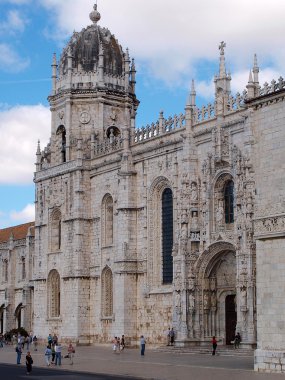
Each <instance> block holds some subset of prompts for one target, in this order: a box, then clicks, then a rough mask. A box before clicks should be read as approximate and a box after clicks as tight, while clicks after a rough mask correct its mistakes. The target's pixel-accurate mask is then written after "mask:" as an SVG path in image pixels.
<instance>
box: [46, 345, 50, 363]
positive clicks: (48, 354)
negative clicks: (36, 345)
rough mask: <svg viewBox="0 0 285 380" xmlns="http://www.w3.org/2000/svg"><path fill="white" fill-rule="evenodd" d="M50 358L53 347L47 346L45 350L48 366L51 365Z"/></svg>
mask: <svg viewBox="0 0 285 380" xmlns="http://www.w3.org/2000/svg"><path fill="white" fill-rule="evenodd" d="M50 359H51V348H50V346H47V348H46V350H45V361H46V365H47V366H48V367H49V366H50Z"/></svg>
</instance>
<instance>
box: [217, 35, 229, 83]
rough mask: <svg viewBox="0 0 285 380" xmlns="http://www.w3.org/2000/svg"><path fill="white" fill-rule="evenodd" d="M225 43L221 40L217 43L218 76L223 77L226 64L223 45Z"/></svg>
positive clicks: (224, 45)
mask: <svg viewBox="0 0 285 380" xmlns="http://www.w3.org/2000/svg"><path fill="white" fill-rule="evenodd" d="M226 46H227V45H226V43H225V42H224V41H222V42H221V43H220V45H219V50H220V72H219V75H220V78H223V77H225V76H226V65H225V47H226Z"/></svg>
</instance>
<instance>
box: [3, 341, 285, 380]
mask: <svg viewBox="0 0 285 380" xmlns="http://www.w3.org/2000/svg"><path fill="white" fill-rule="evenodd" d="M66 350H67V348H66V347H63V356H64V354H65V353H66ZM44 351H45V348H44V346H39V347H38V351H37V352H34V351H33V348H32V349H31V353H32V357H33V359H34V370H33V375H34V376H35V375H36V368H37V367H46V366H45V361H44ZM25 354H26V349H25V350H24V354H23V355H22V363H25ZM0 362H1V363H9V364H15V363H16V352H15V350H14V348H13V347H12V346H6V347H4V348H3V349H0ZM22 365H23V364H22ZM58 368H59V367H57V369H58ZM61 368H62V369H65V370H70V371H84V372H85V371H86V372H88V373H98V374H110V375H123V376H125V377H127V378H129V379H132V378H138V377H139V378H142V379H152V380H186V379H187V380H214V379H219V380H229V379H230V380H241V379H242V380H281V379H282V380H284V374H263V373H256V372H254V371H253V356H251V355H249V356H248V357H239V356H236V355H235V354H234V352H233V355H232V356H223V355H217V356H211V355H210V354H199V353H194V354H191V353H189V352H188V353H178V352H162V351H161V350H159V351H158V350H154V349H150V348H149V347H146V354H145V356H144V357H142V356H140V352H139V349H128V348H126V349H125V351H124V352H123V353H120V354H114V353H113V352H112V345H111V344H110V346H91V347H76V353H75V358H74V364H73V365H70V364H69V359H63V360H62V366H61ZM49 370H50V371H51V372H52V371H53V367H49Z"/></svg>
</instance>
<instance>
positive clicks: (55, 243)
mask: <svg viewBox="0 0 285 380" xmlns="http://www.w3.org/2000/svg"><path fill="white" fill-rule="evenodd" d="M50 228H51V251H52V252H56V251H59V250H60V248H61V212H60V211H59V210H58V209H56V210H54V211H53V213H52V215H51V227H50Z"/></svg>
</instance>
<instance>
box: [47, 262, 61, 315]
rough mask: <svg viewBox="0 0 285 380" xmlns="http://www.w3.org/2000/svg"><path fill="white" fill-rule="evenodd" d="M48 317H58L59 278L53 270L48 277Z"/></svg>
mask: <svg viewBox="0 0 285 380" xmlns="http://www.w3.org/2000/svg"><path fill="white" fill-rule="evenodd" d="M47 288H48V289H47V290H48V315H49V317H50V318H56V317H59V316H60V276H59V273H58V272H57V270H55V269H53V270H52V271H51V272H50V273H49V276H48V281H47Z"/></svg>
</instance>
